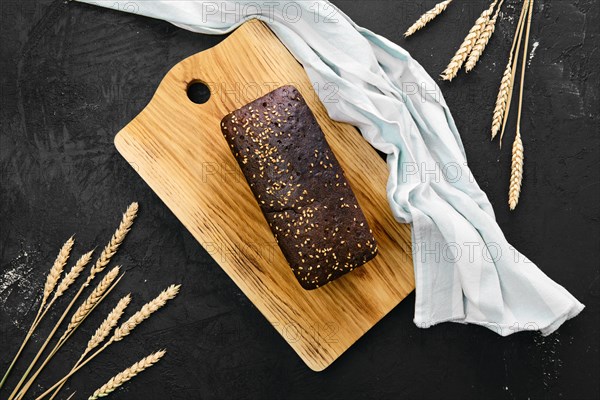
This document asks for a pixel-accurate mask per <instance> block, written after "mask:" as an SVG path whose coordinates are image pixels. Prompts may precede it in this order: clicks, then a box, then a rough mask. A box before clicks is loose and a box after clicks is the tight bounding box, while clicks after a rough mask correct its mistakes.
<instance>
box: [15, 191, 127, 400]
mask: <svg viewBox="0 0 600 400" xmlns="http://www.w3.org/2000/svg"><path fill="white" fill-rule="evenodd" d="M137 211H138V204H137V203H135V202H134V203H131V205H129V207H128V208H127V210H126V212H125V214H124V215H123V218H122V220H121V223H120V224H119V227H118V228H117V230H116V231H115V233H114V235H113V236H112V238H111V240H110V242H109V244H108V245H107V246H106V248H105V249H104V250H103V251H102V254H101V255H100V257H99V259H98V261H97V262H96V265H95V266H94V267H93V268H92V269H91V270H90V274H89V276H88V278H87V280H86V281H85V283H84V284H82V285H81V286H80V288H79V291H78V292H77V293H76V294H75V295H74V296H73V298H72V299H71V302H70V303H69V305H68V306H67V308H66V309H65V310H64V311H63V314H62V315H61V317H60V319H59V320H58V322H57V323H56V324H55V325H54V328H53V329H52V331H51V332H50V334H49V335H48V336H47V337H46V340H45V341H44V343H43V344H42V347H41V348H40V349H39V350H38V352H37V354H36V355H35V357H34V359H33V361H31V363H30V364H29V367H28V368H27V370H26V371H25V373H24V374H23V376H22V377H21V379H20V381H19V382H18V383H17V385H16V386H15V388H14V390H13V392H12V393H11V395H10V397H9V400H12V399H14V398H15V396H16V395H17V393H20V392H19V390H21V385H22V384H23V382H24V381H25V379H27V377H28V375H29V373H30V371H31V369H32V368H33V367H34V366H35V364H36V363H37V361H38V359H39V358H40V356H41V355H42V353H43V352H44V350H45V349H46V347H47V346H48V344H49V343H50V340H52V338H53V337H54V334H55V333H56V331H57V330H58V327H59V326H60V324H61V323H62V322H63V320H64V319H65V318H66V317H67V314H68V313H69V311H70V310H71V308H72V307H73V305H74V304H75V302H76V301H77V299H78V298H79V296H81V293H82V292H83V290H84V289H85V288H86V287H87V286H88V285H89V283H90V282H91V281H92V279H94V277H95V276H96V274H98V273H99V272H100V271H102V270H103V269H104V268H105V267H106V265H107V264H108V262H109V261H110V259H111V257H112V256H113V255H114V254H115V252H116V250H117V249H118V247H119V246H120V244H121V243H122V242H123V240H124V239H125V236H126V235H127V233H128V232H129V229H130V228H131V225H132V224H133V221H134V219H135V217H136V215H137ZM119 279H120V278H119ZM113 287H114V285H113ZM59 344H60V345H62V343H59ZM57 347H60V346H58V344H57V346H56V347H55V349H56V348H57ZM52 355H53V353H51V355H50V356H49V357H51V356H52ZM46 360H48V358H47V359H46ZM7 374H8V372H7ZM29 382H31V383H33V382H32V381H31V380H30V381H29ZM29 386H30V385H29ZM26 391H27V389H24V390H21V392H23V395H24V394H25V392H26Z"/></svg>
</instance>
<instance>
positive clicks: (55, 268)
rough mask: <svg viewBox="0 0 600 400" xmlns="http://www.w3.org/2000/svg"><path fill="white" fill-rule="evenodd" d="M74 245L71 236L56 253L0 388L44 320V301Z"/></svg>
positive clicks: (0, 382)
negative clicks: (36, 303) (38, 305)
mask: <svg viewBox="0 0 600 400" xmlns="http://www.w3.org/2000/svg"><path fill="white" fill-rule="evenodd" d="M74 243H75V240H73V236H71V237H70V238H69V239H68V240H67V241H66V242H65V243H64V244H63V245H62V247H61V249H60V251H59V252H58V256H57V257H56V259H55V260H54V264H52V267H51V268H50V271H49V272H48V276H47V277H46V283H45V284H44V293H43V295H42V301H41V303H40V307H39V309H38V312H37V314H36V316H35V318H34V319H33V322H32V323H31V326H30V327H29V330H28V331H27V334H26V335H25V338H24V339H23V342H22V343H21V346H20V347H19V350H17V354H15V356H14V358H13V360H12V361H11V363H10V365H9V366H8V368H7V369H6V372H5V373H4V376H3V377H2V381H0V388H2V386H4V382H6V379H7V378H8V375H9V374H10V372H11V371H12V369H13V367H14V365H15V363H16V362H17V359H18V358H19V356H20V355H21V352H22V351H23V349H24V348H25V345H27V342H29V339H30V338H31V335H33V332H34V331H35V329H36V328H37V326H38V325H39V323H40V321H41V320H42V318H44V315H45V312H44V313H42V311H43V309H44V306H45V305H46V301H47V300H48V297H50V294H51V293H52V291H53V290H54V287H55V286H56V283H57V282H58V279H59V278H60V275H61V274H62V271H63V269H64V267H65V264H66V263H67V260H68V259H69V255H70V254H71V249H72V248H73V244H74ZM48 308H49V307H47V308H46V310H47V309H48Z"/></svg>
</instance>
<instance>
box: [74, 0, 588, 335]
mask: <svg viewBox="0 0 600 400" xmlns="http://www.w3.org/2000/svg"><path fill="white" fill-rule="evenodd" d="M79 1H82V2H87V3H91V4H95V5H99V6H104V7H108V8H111V7H112V6H113V5H114V1H112V0H108V1H98V0H93V1H92V0H79ZM290 7H293V8H294V10H293V11H295V12H297V13H299V16H300V18H299V19H295V18H296V17H294V19H292V18H290V16H289V15H287V14H286V13H289V12H290ZM124 11H129V12H134V13H137V14H140V15H145V16H148V17H152V18H158V19H163V20H165V21H169V22H170V23H172V24H174V25H176V26H178V27H180V28H183V29H187V30H190V31H193V32H198V33H204V34H225V33H228V32H230V31H232V30H233V29H235V28H236V27H237V26H239V25H240V24H241V23H243V22H244V21H245V20H247V19H248V18H258V19H261V20H262V21H264V22H265V23H267V24H268V25H269V27H270V28H271V29H272V30H273V32H274V33H275V34H276V35H277V36H278V37H279V39H280V40H281V41H282V43H283V44H284V45H285V46H286V47H287V48H288V49H289V51H290V52H291V53H292V54H293V55H294V57H295V58H296V59H297V60H298V61H299V62H300V63H301V64H302V65H303V67H304V68H305V70H306V72H307V74H308V76H309V78H310V79H311V81H312V82H313V83H319V84H320V85H325V84H330V85H335V87H336V88H337V90H338V91H337V98H336V100H337V101H336V102H332V101H328V100H327V99H325V98H324V97H323V93H318V94H319V96H321V100H323V104H324V105H325V107H326V108H327V111H328V113H329V115H330V117H331V118H332V119H335V120H338V121H343V122H348V123H350V124H352V125H355V126H356V127H357V128H358V129H359V130H360V132H361V134H362V135H363V137H364V138H365V139H366V140H367V141H368V142H369V143H370V144H371V145H372V146H373V147H374V148H376V149H377V150H379V151H381V152H383V153H385V154H386V157H387V164H388V168H389V171H390V175H389V180H388V184H387V193H388V200H389V204H390V208H391V210H392V213H393V215H394V217H395V218H396V219H397V220H398V222H401V223H410V224H411V225H412V239H413V263H414V269H415V280H416V303H415V315H414V322H415V324H416V325H417V326H419V327H422V328H427V327H430V326H433V325H436V324H438V323H441V322H447V321H452V322H459V323H472V324H477V325H481V326H485V327H487V328H489V329H492V330H493V331H495V332H497V333H498V334H500V335H502V336H506V335H509V334H511V333H514V332H518V331H522V330H539V331H540V332H541V333H542V334H543V335H548V334H550V333H552V332H553V331H555V330H556V329H557V328H558V327H559V326H560V325H561V324H562V323H563V322H564V321H566V320H568V319H570V318H573V317H574V316H576V315H577V314H578V313H579V312H581V310H582V309H583V308H584V306H583V304H581V303H580V302H579V301H577V299H576V298H575V297H573V296H572V295H571V294H570V293H569V292H568V291H567V290H566V289H564V288H563V287H562V286H560V285H558V284H557V283H555V282H554V281H552V280H551V279H550V278H549V277H548V276H546V275H545V274H544V273H543V272H542V271H541V270H540V269H539V268H538V267H537V266H535V264H533V263H532V262H531V261H529V260H528V259H527V258H526V257H524V256H523V255H522V254H520V253H519V252H518V251H517V250H515V249H514V248H513V247H512V246H511V245H510V244H509V243H508V242H507V241H506V239H505V237H504V235H503V233H502V231H501V229H500V227H499V226H498V224H497V223H496V221H495V217H494V211H493V208H492V205H491V204H490V202H489V200H488V198H487V196H486V195H485V193H484V192H483V191H482V190H481V189H480V188H479V186H478V185H477V182H476V181H475V179H474V178H473V175H472V174H471V171H470V170H469V167H468V164H467V158H466V154H465V150H464V147H463V144H462V141H461V138H460V134H459V132H458V130H457V128H456V125H455V123H454V120H453V118H452V115H451V113H450V111H449V109H448V107H447V105H446V103H445V100H444V98H443V96H442V94H441V91H440V89H439V87H438V86H437V84H436V83H435V81H434V80H433V79H432V78H431V77H430V76H429V75H428V74H427V73H426V72H425V70H424V69H423V68H422V67H421V66H420V65H419V64H418V63H417V62H416V61H415V60H414V59H413V58H412V57H411V56H410V55H409V54H408V53H407V52H406V51H405V50H403V49H402V48H400V47H399V46H397V45H396V44H394V43H392V42H391V41H389V40H387V39H385V38H383V37H381V36H379V35H377V34H375V33H373V32H371V31H369V30H367V29H364V28H362V27H360V26H358V25H356V24H355V23H354V22H353V21H352V20H351V19H350V18H349V17H348V16H346V15H345V14H344V13H343V12H342V11H341V10H339V9H338V8H337V7H336V6H335V5H333V4H331V3H329V2H327V1H318V0H317V1H310V2H288V1H281V2H270V1H266V2H261V1H258V2H256V1H252V2H248V1H221V2H209V1H191V0H186V1H172V0H171V1H159V0H152V1H138V2H136V3H135V7H132V8H126V9H125V10H124ZM294 15H295V16H298V14H294ZM327 21H328V22H327Z"/></svg>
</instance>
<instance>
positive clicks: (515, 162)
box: [508, 127, 525, 211]
mask: <svg viewBox="0 0 600 400" xmlns="http://www.w3.org/2000/svg"><path fill="white" fill-rule="evenodd" d="M524 152H525V149H524V148H523V141H522V140H521V132H520V129H519V128H518V127H517V134H516V136H515V141H514V142H513V147H512V162H511V170H510V187H509V190H508V206H509V207H510V210H511V211H512V210H514V209H515V208H516V207H517V204H518V203H519V196H520V194H521V185H522V182H523V164H524V161H525V158H524Z"/></svg>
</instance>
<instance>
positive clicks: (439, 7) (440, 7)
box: [404, 0, 452, 37]
mask: <svg viewBox="0 0 600 400" xmlns="http://www.w3.org/2000/svg"><path fill="white" fill-rule="evenodd" d="M450 3H452V0H445V1H442V2H441V3H438V4H436V5H435V7H433V8H432V9H431V10H429V11H427V12H426V13H425V14H423V15H421V17H420V18H419V19H418V20H417V21H416V22H415V23H414V24H412V25H411V26H410V28H408V29H407V30H406V32H404V37H409V36H410V35H412V34H413V33H415V32H416V31H418V30H419V29H422V28H424V27H425V25H427V24H428V23H429V22H431V21H432V20H433V19H435V17H437V16H438V15H440V14H441V13H443V12H444V10H446V7H448V5H449V4H450Z"/></svg>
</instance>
